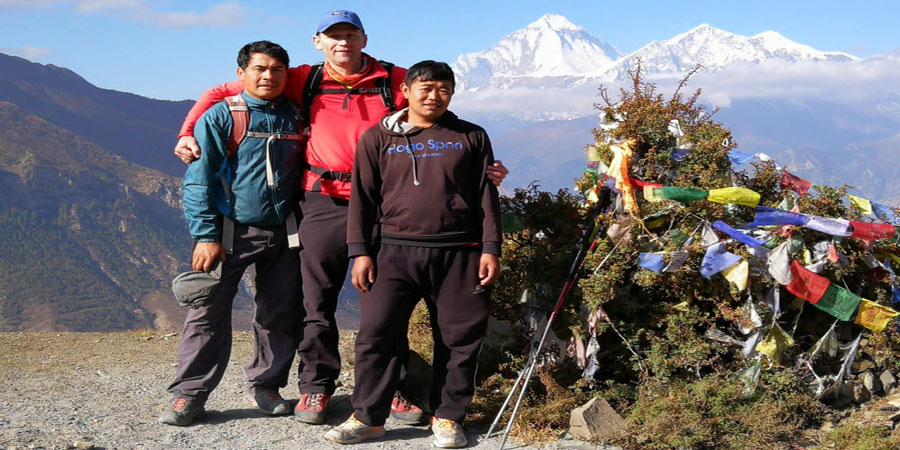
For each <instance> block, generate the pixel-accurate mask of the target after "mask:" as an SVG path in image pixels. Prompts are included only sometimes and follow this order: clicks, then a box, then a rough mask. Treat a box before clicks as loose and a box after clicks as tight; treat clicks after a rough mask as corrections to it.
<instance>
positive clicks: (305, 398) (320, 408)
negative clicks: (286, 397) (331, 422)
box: [294, 393, 331, 425]
mask: <svg viewBox="0 0 900 450" xmlns="http://www.w3.org/2000/svg"><path fill="white" fill-rule="evenodd" d="M329 400H331V396H330V395H328V394H319V393H315V394H300V401H298V402H297V406H295V407H294V415H295V416H297V419H299V420H300V421H301V422H306V423H311V424H314V425H319V424H323V423H325V414H326V413H327V411H328V401H329Z"/></svg>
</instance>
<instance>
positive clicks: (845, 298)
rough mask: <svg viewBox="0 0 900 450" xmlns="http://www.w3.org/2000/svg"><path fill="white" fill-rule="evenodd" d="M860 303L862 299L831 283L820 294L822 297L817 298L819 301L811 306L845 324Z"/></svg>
mask: <svg viewBox="0 0 900 450" xmlns="http://www.w3.org/2000/svg"><path fill="white" fill-rule="evenodd" d="M861 301H862V297H860V296H858V295H856V294H854V293H852V292H850V291H848V290H846V289H844V288H842V287H840V286H835V285H834V283H832V284H831V285H829V286H828V290H826V291H825V293H824V294H822V297H820V298H819V301H818V302H816V303H813V305H814V306H815V307H816V308H819V309H821V310H822V311H825V312H827V313H828V314H831V315H832V316H834V317H837V318H838V319H841V320H843V321H845V322H846V321H848V320H850V316H852V315H853V313H854V312H856V309H857V308H858V307H859V302H861Z"/></svg>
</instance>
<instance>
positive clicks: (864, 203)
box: [847, 194, 875, 216]
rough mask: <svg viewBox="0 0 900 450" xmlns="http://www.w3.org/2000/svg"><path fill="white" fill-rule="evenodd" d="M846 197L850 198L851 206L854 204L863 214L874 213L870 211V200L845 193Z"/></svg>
mask: <svg viewBox="0 0 900 450" xmlns="http://www.w3.org/2000/svg"><path fill="white" fill-rule="evenodd" d="M847 197H849V198H850V203H852V204H853V206H856V207H857V208H859V212H861V213H863V214H869V215H872V216H874V215H875V213H874V212H872V202H870V201H868V200H866V199H864V198H862V197H857V196H855V195H850V194H847Z"/></svg>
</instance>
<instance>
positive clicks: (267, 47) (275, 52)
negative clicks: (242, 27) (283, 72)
mask: <svg viewBox="0 0 900 450" xmlns="http://www.w3.org/2000/svg"><path fill="white" fill-rule="evenodd" d="M254 53H262V54H264V55H269V56H271V57H273V58H275V59H277V60H278V61H281V62H282V63H284V67H288V66H290V61H291V59H290V58H289V57H288V53H287V50H285V49H283V48H281V46H280V45H278V44H275V43H272V42H269V41H256V42H251V43H249V44H247V45H245V46H243V47H241V51H239V52H238V56H237V65H238V67H240V68H241V69H246V68H247V64H250V56H251V55H252V54H254Z"/></svg>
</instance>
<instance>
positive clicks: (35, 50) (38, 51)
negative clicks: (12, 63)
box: [0, 45, 51, 62]
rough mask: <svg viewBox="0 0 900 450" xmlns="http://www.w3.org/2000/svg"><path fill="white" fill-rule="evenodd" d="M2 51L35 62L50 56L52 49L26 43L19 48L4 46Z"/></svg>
mask: <svg viewBox="0 0 900 450" xmlns="http://www.w3.org/2000/svg"><path fill="white" fill-rule="evenodd" d="M0 52H2V53H6V54H9V55H16V56H21V57H22V58H25V59H27V60H29V61H32V62H34V61H37V60H40V59H43V58H45V57H47V56H49V55H50V53H51V50H50V49H49V48H42V47H32V46H30V45H26V46H24V47H17V48H2V49H0Z"/></svg>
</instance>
